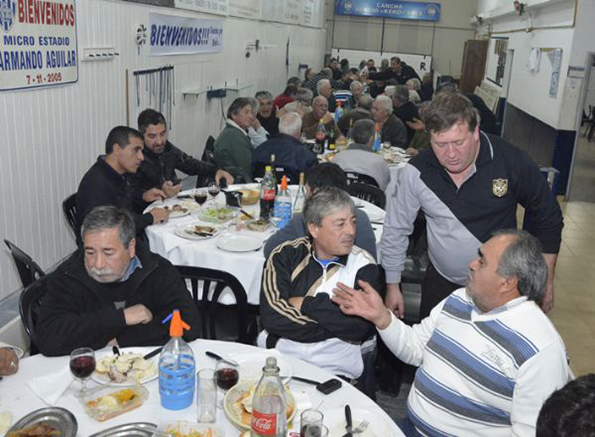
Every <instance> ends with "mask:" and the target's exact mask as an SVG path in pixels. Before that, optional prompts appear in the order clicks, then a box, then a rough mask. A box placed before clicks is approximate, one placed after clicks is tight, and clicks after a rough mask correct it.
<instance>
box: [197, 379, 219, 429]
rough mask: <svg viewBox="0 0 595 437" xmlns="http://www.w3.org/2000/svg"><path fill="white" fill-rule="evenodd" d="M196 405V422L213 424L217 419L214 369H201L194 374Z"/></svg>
mask: <svg viewBox="0 0 595 437" xmlns="http://www.w3.org/2000/svg"><path fill="white" fill-rule="evenodd" d="M196 405H197V409H198V411H197V413H198V414H197V422H202V423H213V422H215V420H216V419H217V384H216V382H215V369H202V370H199V371H198V373H197V374H196Z"/></svg>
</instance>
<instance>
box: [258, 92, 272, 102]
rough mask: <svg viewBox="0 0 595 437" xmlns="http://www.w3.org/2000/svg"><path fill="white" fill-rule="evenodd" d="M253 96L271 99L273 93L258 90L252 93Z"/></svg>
mask: <svg viewBox="0 0 595 437" xmlns="http://www.w3.org/2000/svg"><path fill="white" fill-rule="evenodd" d="M254 98H256V99H266V100H273V95H272V94H271V93H269V92H268V91H258V92H257V93H256V94H255V95H254Z"/></svg>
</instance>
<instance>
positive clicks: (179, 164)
mask: <svg viewBox="0 0 595 437" xmlns="http://www.w3.org/2000/svg"><path fill="white" fill-rule="evenodd" d="M172 147H175V146H172ZM176 151H177V154H176V155H177V160H176V166H175V168H176V170H180V171H182V172H184V173H186V174H187V175H199V176H203V175H204V176H209V177H213V176H215V173H216V172H217V168H216V167H215V166H214V165H213V164H211V163H208V162H204V161H200V160H198V159H196V158H193V157H192V156H190V155H187V154H186V153H184V152H182V151H181V150H180V149H178V148H177V147H176Z"/></svg>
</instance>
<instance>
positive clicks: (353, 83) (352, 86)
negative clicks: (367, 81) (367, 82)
mask: <svg viewBox="0 0 595 437" xmlns="http://www.w3.org/2000/svg"><path fill="white" fill-rule="evenodd" d="M358 85H359V86H360V87H362V88H363V87H364V85H363V84H362V83H361V82H360V81H359V80H354V81H353V82H351V84H350V85H349V89H350V90H351V91H353V89H354V88H355V87H356V86H358Z"/></svg>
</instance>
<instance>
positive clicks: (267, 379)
mask: <svg viewBox="0 0 595 437" xmlns="http://www.w3.org/2000/svg"><path fill="white" fill-rule="evenodd" d="M286 405H287V401H286V398H285V387H284V386H283V383H282V382H281V378H279V367H278V366H277V359H276V358H275V357H267V360H266V365H265V366H264V367H263V368H262V377H261V378H260V382H259V383H258V386H257V387H256V390H255V391H254V398H253V400H252V420H251V424H250V425H251V426H250V429H251V434H250V435H251V436H253V437H255V436H257V437H261V436H267V437H268V436H274V437H285V435H286V434H287V413H286Z"/></svg>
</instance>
